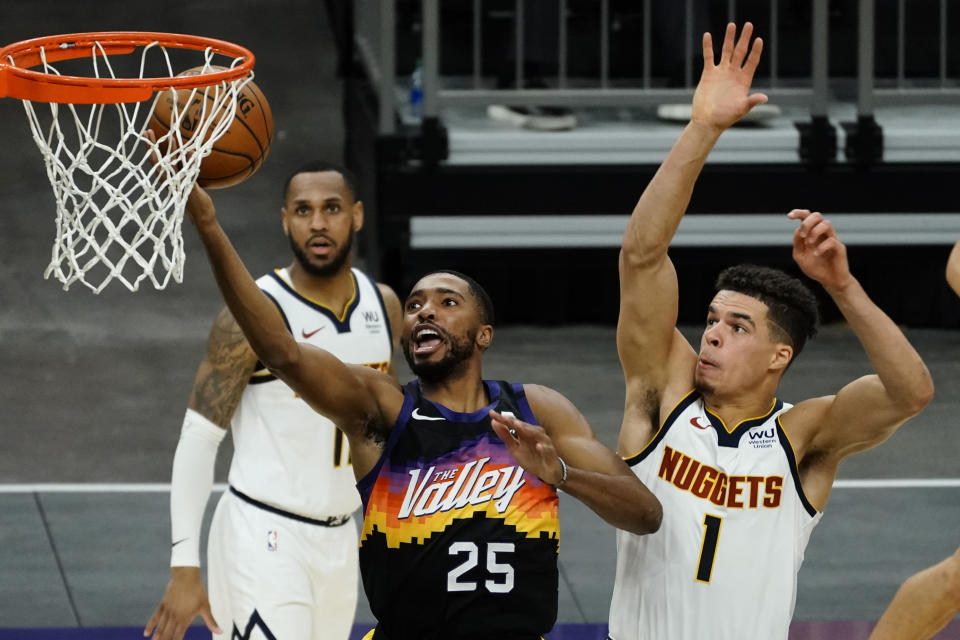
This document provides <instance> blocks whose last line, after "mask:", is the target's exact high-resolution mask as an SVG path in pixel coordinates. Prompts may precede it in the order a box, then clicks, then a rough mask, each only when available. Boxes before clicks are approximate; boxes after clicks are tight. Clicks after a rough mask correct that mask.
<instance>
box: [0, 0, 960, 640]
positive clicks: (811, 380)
mask: <svg viewBox="0 0 960 640" xmlns="http://www.w3.org/2000/svg"><path fill="white" fill-rule="evenodd" d="M97 7H98V8H97V11H96V12H93V11H91V10H90V9H89V5H86V4H84V3H62V2H56V1H54V0H39V1H38V2H34V3H30V5H29V6H28V5H27V4H26V3H12V6H10V7H5V8H4V11H5V14H6V16H5V20H4V21H2V22H0V42H2V43H4V44H6V43H9V42H13V41H16V40H20V39H24V38H28V37H33V36H39V35H48V34H53V33H66V32H76V31H94V30H121V29H140V30H155V31H172V32H181V33H195V34H198V35H207V36H212V37H219V38H223V39H227V40H233V41H235V42H238V43H240V44H243V45H245V46H248V47H249V48H251V49H252V50H253V51H254V52H255V53H256V54H257V56H258V62H257V67H256V69H257V83H258V84H259V85H260V87H261V88H262V89H263V90H264V93H265V94H266V95H267V97H268V99H269V100H270V102H271V106H272V108H273V112H274V117H275V122H276V127H277V130H276V140H275V142H274V145H273V148H272V149H271V153H270V157H269V158H268V160H267V162H266V163H265V165H264V166H263V168H262V169H261V170H260V172H259V173H258V174H257V175H256V177H254V178H253V179H251V180H248V181H247V182H245V183H243V184H241V185H239V186H237V187H233V188H231V189H229V190H224V191H219V192H215V193H214V194H213V195H214V198H215V202H216V203H217V205H218V209H219V211H220V213H221V216H222V221H223V224H224V226H225V228H226V229H227V232H228V233H229V234H230V236H231V238H232V239H233V240H234V242H235V244H236V245H237V247H238V250H239V251H240V254H241V256H242V257H243V258H244V260H245V261H246V263H247V265H248V267H249V268H250V270H251V271H252V272H253V273H262V272H264V271H266V270H268V269H270V268H273V267H275V266H279V265H282V264H285V263H286V262H287V261H288V249H287V247H286V246H285V242H284V240H283V237H282V235H281V233H280V229H279V207H280V197H281V188H282V183H283V180H284V179H285V177H286V175H287V173H288V172H289V171H290V170H291V169H292V168H293V167H295V166H296V165H297V164H299V163H301V162H302V161H304V160H306V159H311V158H315V157H321V158H335V159H336V158H339V157H340V153H341V152H340V150H341V148H342V142H343V136H344V132H343V131H342V128H341V125H340V122H341V107H340V105H341V93H340V91H341V90H340V87H339V85H338V83H337V81H336V79H335V74H334V68H335V66H334V65H335V58H334V53H333V46H332V43H331V38H330V32H329V27H328V25H327V21H326V16H325V13H324V8H323V6H322V3H319V2H310V1H308V0H290V1H288V2H283V3H261V2H255V1H247V2H231V3H227V2H223V1H222V0H212V1H211V2H207V3H203V4H196V3H177V2H174V3H172V4H171V3H168V4H167V5H165V6H164V11H163V13H162V14H161V13H159V12H158V11H157V10H156V7H155V6H154V7H147V6H141V5H139V4H136V3H124V2H118V1H116V0H108V1H106V2H101V3H98V4H97ZM268 23H269V24H270V25H271V27H270V29H269V30H268V29H264V28H263V27H262V25H264V24H268ZM22 111H23V110H22V107H21V105H19V103H16V102H15V101H12V100H0V121H2V122H3V125H2V137H0V139H2V140H3V143H4V144H3V150H4V153H2V154H0V176H3V178H2V179H0V209H2V211H3V216H2V222H0V229H2V232H0V354H2V355H0V373H2V375H3V379H4V385H2V387H0V406H2V408H3V410H4V411H3V415H4V418H3V420H2V422H0V433H2V436H3V437H2V442H3V443H4V444H3V447H2V449H0V483H2V484H0V512H2V513H3V518H2V524H0V640H13V639H18V640H19V639H37V640H39V639H43V640H52V639H54V638H57V639H60V638H62V639H64V640H78V639H80V638H132V637H139V629H140V628H142V626H143V624H144V623H145V621H146V620H147V618H149V616H150V614H151V613H152V611H153V609H154V607H155V606H156V604H157V602H158V600H159V598H160V597H161V595H162V593H163V589H164V587H165V585H166V581H167V578H168V571H169V570H168V560H169V551H168V549H169V515H168V494H167V488H166V484H165V483H167V482H168V481H169V475H170V463H171V460H172V455H173V451H174V448H175V446H176V441H177V438H178V435H179V429H180V423H181V419H182V415H183V409H184V405H185V402H186V398H187V395H188V393H189V389H190V385H191V382H192V379H193V375H194V372H195V369H196V366H197V364H198V363H199V361H200V358H201V356H202V352H203V347H204V344H205V341H206V335H207V331H208V329H209V324H210V322H211V320H212V318H213V316H214V315H215V314H216V312H217V311H218V310H219V309H220V307H221V305H222V302H221V299H220V296H219V293H218V292H217V290H216V287H215V284H214V282H213V279H212V277H211V275H210V273H209V269H208V267H207V265H206V263H205V259H204V258H203V254H202V250H201V247H200V246H199V243H198V242H197V240H196V238H195V236H194V235H193V234H192V231H191V230H190V229H189V228H188V229H186V230H185V241H186V251H187V265H186V273H185V277H184V283H183V284H179V285H171V286H170V287H169V288H168V289H167V290H165V291H153V290H147V289H145V290H143V291H140V292H138V293H135V294H132V293H129V292H127V291H126V290H123V289H121V288H112V287H108V288H107V289H106V290H105V291H104V292H103V293H101V294H100V295H99V296H94V295H92V294H91V293H90V292H89V291H87V290H85V289H83V288H80V287H75V288H72V289H71V290H69V291H66V292H64V291H62V290H61V288H60V286H59V285H58V284H56V283H54V282H51V281H44V280H43V279H42V275H41V274H42V272H43V270H44V267H45V265H46V262H47V259H48V258H49V250H50V244H51V242H52V238H53V212H54V209H53V207H54V203H53V198H52V196H51V194H50V188H49V185H48V184H47V182H46V177H45V174H44V171H43V167H42V161H41V159H40V156H39V153H38V152H37V150H36V148H35V147H34V145H33V142H32V140H31V139H30V137H29V134H28V129H27V125H26V122H25V121H24V116H23V113H22ZM578 135H585V134H578ZM949 241H950V242H952V239H950V240H949ZM947 248H948V245H947V243H946V242H945V243H944V246H943V248H942V251H943V256H944V259H945V258H946V253H947ZM785 250H786V249H785ZM401 293H402V292H401ZM491 293H492V294H493V297H494V301H496V299H497V292H495V291H494V292H491ZM684 330H685V333H686V334H687V335H688V337H690V338H691V339H692V340H696V336H697V332H698V328H697V327H685V328H684ZM905 330H906V332H907V335H908V337H909V338H910V339H911V340H912V341H913V342H914V344H915V345H916V346H917V348H918V350H919V351H920V353H921V355H922V356H923V357H924V359H925V360H926V362H927V364H928V366H929V367H930V369H931V371H932V373H933V377H934V381H935V383H936V385H937V391H936V397H935V399H934V400H933V402H932V403H931V404H930V406H929V407H928V408H927V409H926V410H925V411H924V412H923V413H922V414H921V415H920V416H918V417H917V418H915V419H914V420H912V421H910V422H909V423H907V424H906V425H905V426H904V427H903V428H902V429H901V430H900V431H899V432H897V433H896V434H895V435H894V436H893V437H892V438H891V439H890V440H889V441H888V442H886V443H884V444H883V445H881V446H880V447H878V448H876V449H873V450H871V451H868V452H865V453H863V454H860V455H858V456H856V457H854V458H851V459H850V460H848V461H847V462H846V463H845V464H844V465H843V466H842V467H841V471H840V479H839V481H838V483H837V486H836V487H835V489H834V492H833V495H832V497H831V500H830V503H829V505H828V506H827V509H826V514H825V516H824V519H823V521H822V522H821V524H820V525H819V526H818V527H817V529H816V530H815V531H814V533H813V536H812V538H811V541H810V545H809V547H808V550H807V554H806V560H805V563H804V566H803V568H802V570H801V572H800V577H799V593H798V598H797V608H796V615H795V622H794V625H793V629H792V632H791V638H792V639H793V640H839V639H841V638H843V639H852V640H858V639H862V638H866V636H867V635H868V633H869V629H870V625H871V621H874V620H876V618H877V617H878V616H879V615H880V613H881V612H882V611H883V609H884V607H885V606H886V604H887V602H889V600H890V598H891V597H892V596H893V593H894V592H895V590H896V588H897V586H898V585H899V584H900V583H901V582H902V581H903V580H904V579H905V578H906V577H907V576H909V575H910V574H912V573H914V572H915V571H917V570H919V569H921V568H924V567H926V566H929V565H931V564H933V563H934V562H937V561H939V560H940V559H942V558H943V557H945V556H947V555H948V554H950V553H952V552H953V551H954V549H956V547H957V545H958V544H960V468H958V464H957V459H958V454H960V447H958V443H960V438H958V437H957V434H956V433H955V431H956V429H957V427H958V426H960V425H958V422H957V417H956V416H957V415H958V408H960V407H958V403H960V382H958V380H960V358H958V357H957V354H960V332H955V331H947V330H930V329H914V328H910V327H907V328H906V329H905ZM401 370H402V371H403V372H404V373H405V369H403V368H402V366H401ZM869 371H870V369H869V364H868V362H867V360H866V357H865V356H864V355H863V353H862V350H861V349H860V347H859V345H858V344H857V342H856V340H855V339H854V338H853V336H852V335H851V334H850V333H849V332H848V331H846V330H845V328H844V327H842V326H828V327H825V328H824V329H823V331H822V333H821V335H820V336H819V337H818V338H817V339H815V340H814V341H813V342H812V343H811V344H810V345H809V346H808V347H807V349H806V350H805V352H804V354H803V355H802V356H801V357H800V359H799V361H798V362H797V363H796V365H795V366H794V367H792V368H791V370H790V371H789V372H788V374H787V376H786V379H785V380H784V383H783V384H782V387H781V397H782V398H783V399H784V400H785V401H787V402H793V401H797V400H799V399H802V398H806V397H810V396H814V395H820V394H827V393H831V392H833V391H835V390H836V389H837V388H838V387H839V386H840V385H842V384H843V383H845V382H846V381H849V380H851V379H853V378H855V377H857V376H860V375H863V374H865V373H868V372H869ZM485 375H486V376H487V377H493V378H506V379H510V380H520V381H525V382H536V383H540V384H545V385H548V386H552V387H554V388H556V389H558V390H560V391H561V392H563V393H565V394H566V395H567V396H568V397H570V398H571V399H572V400H573V401H574V403H575V404H577V406H578V407H579V408H580V409H581V410H582V411H583V413H584V414H585V415H586V416H587V417H588V418H589V419H590V421H591V423H592V424H593V426H594V429H595V430H596V432H597V433H598V436H599V437H600V439H601V440H602V441H603V442H605V443H606V444H608V445H610V446H611V447H612V446H615V443H616V433H617V430H618V427H619V423H620V413H621V408H622V404H623V391H622V378H621V373H620V369H619V365H618V363H617V357H616V349H615V344H614V331H613V329H612V328H611V327H594V326H571V327H550V328H545V327H524V326H515V327H504V328H503V329H501V330H499V331H498V332H497V336H496V339H495V343H494V346H493V348H492V349H491V351H490V353H489V355H488V360H487V368H486V371H485ZM229 455H230V444H229V439H228V440H227V441H226V442H225V443H224V445H223V446H221V450H220V455H219V458H218V466H217V479H218V482H223V481H224V478H225V472H226V468H227V464H228V463H229ZM215 498H216V496H214V497H212V498H211V501H210V504H211V506H212V505H213V503H214V502H215ZM561 527H562V534H561V535H562V543H561V552H560V569H561V589H560V618H559V623H560V624H558V627H557V629H556V630H555V631H554V632H553V633H551V634H550V635H549V637H550V638H551V640H587V639H590V640H592V639H594V638H598V639H599V638H603V637H604V634H605V625H604V621H605V620H606V616H607V606H608V603H609V597H610V592H611V589H612V579H613V562H614V536H613V531H612V530H611V529H610V528H609V527H607V526H606V525H604V524H603V523H602V522H601V521H600V520H599V519H598V518H597V517H595V516H594V515H592V513H590V512H589V510H587V509H586V508H585V507H583V506H582V505H581V504H580V503H579V502H577V501H576V500H574V499H571V498H569V497H564V498H562V499H561ZM744 606H747V607H756V608H762V607H763V602H753V603H744ZM372 620H373V619H372V616H371V614H370V612H369V609H368V607H367V605H366V602H365V600H364V599H363V596H362V594H361V601H360V606H359V607H358V611H357V627H356V629H357V633H358V634H359V633H360V632H361V631H362V630H365V629H367V628H369V627H370V626H371V624H372ZM199 631H200V630H199V629H194V630H193V632H192V634H191V636H190V637H203V634H201V633H199ZM358 637H359V636H358ZM938 638H944V639H945V638H960V621H954V622H953V623H952V624H951V625H950V626H949V627H948V629H947V630H945V631H944V632H943V633H941V634H940V635H939V636H938Z"/></svg>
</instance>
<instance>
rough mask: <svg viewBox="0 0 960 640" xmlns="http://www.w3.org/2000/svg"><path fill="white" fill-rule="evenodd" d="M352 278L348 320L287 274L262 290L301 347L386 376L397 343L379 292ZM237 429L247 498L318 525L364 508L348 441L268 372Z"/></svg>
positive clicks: (237, 419) (239, 415)
mask: <svg viewBox="0 0 960 640" xmlns="http://www.w3.org/2000/svg"><path fill="white" fill-rule="evenodd" d="M353 280H354V295H353V298H352V299H351V300H350V302H349V303H348V304H347V306H346V309H345V310H344V311H343V315H342V316H338V315H337V314H336V313H335V312H333V311H331V310H330V309H328V308H326V307H324V306H323V305H321V304H319V303H317V302H314V301H312V300H310V299H308V298H305V297H304V296H302V295H300V294H299V293H297V292H296V291H295V290H294V289H293V285H292V284H291V281H290V276H289V275H288V274H287V271H286V269H277V270H276V271H275V272H274V273H270V274H267V275H265V276H263V277H262V278H260V279H259V280H257V284H258V285H259V286H260V288H261V289H262V290H263V291H264V292H265V293H266V294H267V296H269V297H270V298H271V299H272V300H273V301H274V303H275V304H276V305H277V308H278V309H279V310H280V313H281V314H282V315H283V318H284V321H285V322H286V324H287V328H288V329H289V330H290V332H291V333H292V334H293V335H294V337H295V338H296V339H297V340H298V341H300V342H309V343H310V344H313V345H316V346H318V347H320V348H322V349H325V350H327V351H329V352H330V353H332V354H333V355H335V356H336V357H338V358H339V359H340V360H342V361H344V362H348V363H352V364H363V365H367V366H370V367H374V368H376V369H379V370H381V371H387V369H388V368H389V366H390V362H391V358H392V355H393V354H392V350H393V349H392V347H393V340H392V338H391V335H390V321H389V319H388V317H387V313H386V310H385V308H384V306H383V300H382V298H381V296H380V290H379V289H378V288H377V285H376V284H375V283H374V282H372V281H371V280H370V278H368V277H367V276H366V275H364V274H363V272H361V271H359V270H357V269H353ZM258 367H260V365H258ZM231 428H232V430H233V446H234V454H233V460H232V462H231V463H230V473H229V482H230V485H231V486H233V487H235V488H236V489H238V490H239V491H241V492H242V493H244V494H246V495H247V496H249V497H251V498H253V499H255V500H259V501H260V502H263V503H265V504H268V505H270V506H273V507H276V508H278V509H282V510H284V511H288V512H291V513H294V514H297V515H301V516H306V517H308V518H316V519H323V518H328V517H332V516H338V515H343V514H350V513H352V512H354V511H355V510H356V509H357V508H358V507H359V506H360V496H359V494H358V493H357V489H356V478H355V477H354V475H353V466H352V465H351V463H350V451H349V449H348V447H347V440H346V438H345V437H344V436H343V434H342V433H341V431H340V430H339V429H337V428H336V427H334V425H333V423H332V422H330V421H329V420H327V419H326V418H325V417H323V416H321V415H320V414H318V413H317V412H315V411H314V410H313V409H311V408H310V407H309V406H308V405H307V403H305V402H304V401H303V400H301V399H300V398H299V397H298V396H297V395H296V394H295V393H294V392H293V390H291V389H290V387H288V386H287V385H286V384H285V383H284V382H282V381H280V380H278V379H277V378H276V377H274V376H273V375H272V374H271V373H270V372H269V371H267V370H266V369H264V368H262V367H261V368H260V369H259V370H258V371H257V372H256V373H255V374H254V375H253V377H252V378H251V379H250V383H249V384H248V385H247V388H246V389H245V390H244V392H243V396H242V397H241V399H240V405H239V406H238V407H237V411H236V413H235V414H234V416H233V421H232V422H231Z"/></svg>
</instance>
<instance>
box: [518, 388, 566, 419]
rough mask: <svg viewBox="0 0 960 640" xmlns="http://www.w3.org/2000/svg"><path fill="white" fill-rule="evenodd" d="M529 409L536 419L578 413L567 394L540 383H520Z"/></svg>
mask: <svg viewBox="0 0 960 640" xmlns="http://www.w3.org/2000/svg"><path fill="white" fill-rule="evenodd" d="M518 386H519V387H520V388H521V389H522V390H523V394H524V396H526V399H527V403H528V404H529V405H530V409H531V411H533V413H534V415H536V416H537V418H538V419H549V418H550V417H551V416H554V417H560V416H564V415H568V416H569V415H580V412H579V410H578V409H577V408H576V406H574V404H573V402H571V401H570V399H569V398H567V396H565V395H564V394H563V393H561V392H559V391H557V390H556V389H554V388H552V387H547V386H544V385H542V384H532V383H520V384H518Z"/></svg>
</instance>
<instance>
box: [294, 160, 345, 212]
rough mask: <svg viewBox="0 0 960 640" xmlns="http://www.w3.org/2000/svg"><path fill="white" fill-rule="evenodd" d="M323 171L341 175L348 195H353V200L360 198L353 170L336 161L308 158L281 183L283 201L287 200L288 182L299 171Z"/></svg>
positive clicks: (298, 173) (299, 172)
mask: <svg viewBox="0 0 960 640" xmlns="http://www.w3.org/2000/svg"><path fill="white" fill-rule="evenodd" d="M325 171H333V172H334V173H339V174H340V175H341V176H343V183H344V184H345V185H347V189H348V190H349V191H350V195H352V196H353V199H354V201H358V200H360V183H359V181H358V180H357V176H356V174H355V173H354V172H353V171H350V169H347V168H346V167H344V166H342V165H339V164H337V163H336V162H328V161H326V160H310V161H309V162H305V163H303V164H302V165H300V166H299V167H297V168H296V169H295V170H294V172H293V173H291V174H290V175H289V176H288V177H287V181H286V182H285V183H284V184H283V201H284V202H286V201H287V192H289V191H290V183H291V182H293V179H294V178H295V177H296V176H298V175H300V174H301V173H323V172H325Z"/></svg>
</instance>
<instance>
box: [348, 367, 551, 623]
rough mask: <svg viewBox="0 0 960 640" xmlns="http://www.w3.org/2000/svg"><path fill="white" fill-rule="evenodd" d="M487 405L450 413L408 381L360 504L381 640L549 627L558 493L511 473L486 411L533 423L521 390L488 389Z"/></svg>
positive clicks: (368, 585) (366, 575) (517, 470)
mask: <svg viewBox="0 0 960 640" xmlns="http://www.w3.org/2000/svg"><path fill="white" fill-rule="evenodd" d="M484 384H485V385H486V387H487V391H488V394H489V398H490V404H489V405H488V406H486V407H484V408H482V409H480V410H478V411H475V412H473V413H457V412H455V411H451V410H450V409H448V408H446V407H444V406H441V405H438V404H435V403H433V402H430V401H429V400H427V399H426V398H424V397H423V395H422V393H421V390H420V386H419V384H418V383H417V382H416V381H414V382H411V383H409V384H407V385H406V387H405V389H404V395H405V398H404V403H403V408H402V409H401V411H400V415H399V416H398V417H397V421H396V423H395V424H394V426H393V431H392V433H391V434H390V437H389V439H388V440H387V444H386V447H385V449H384V453H383V455H382V456H381V458H380V460H379V461H378V462H377V464H376V465H375V466H374V468H373V469H372V470H371V471H370V473H369V474H367V475H366V476H365V477H364V478H363V479H362V480H360V482H359V483H358V484H357V488H358V489H359V491H360V496H361V499H362V501H363V508H364V522H363V532H362V534H361V538H360V570H361V573H362V575H363V585H364V589H365V591H366V594H367V599H368V600H369V602H370V607H371V610H372V611H373V613H374V615H375V616H376V617H377V620H378V625H377V629H378V632H379V633H381V634H382V635H383V636H385V637H386V638H389V639H390V640H404V639H407V638H410V639H413V638H416V639H417V640H423V639H428V638H516V639H518V640H519V639H530V640H533V639H534V638H539V637H540V636H541V635H542V634H544V633H546V632H547V631H549V630H550V629H551V628H552V627H553V624H554V622H555V621H556V617H557V585H558V583H557V550H558V544H559V522H558V518H557V494H556V492H555V491H554V490H553V489H552V488H551V487H550V486H549V485H547V484H546V483H544V482H542V481H541V480H539V479H538V478H537V477H536V476H534V475H532V474H529V473H527V472H525V471H524V470H523V468H522V467H520V465H519V464H517V461H516V460H515V459H514V458H513V456H511V455H510V453H509V452H508V451H507V448H506V445H505V444H504V443H503V442H502V441H501V440H500V438H499V437H498V436H497V434H496V433H494V431H493V428H492V427H491V425H490V417H489V410H490V409H495V410H497V411H499V412H501V413H511V414H513V415H514V416H516V417H517V418H519V419H521V420H524V421H526V422H529V423H531V424H537V422H536V419H535V418H534V416H533V413H532V412H531V411H530V406H529V404H528V403H527V399H526V396H525V394H524V391H523V385H522V384H509V383H506V382H496V381H491V380H487V381H484Z"/></svg>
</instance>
